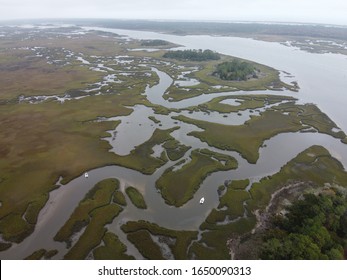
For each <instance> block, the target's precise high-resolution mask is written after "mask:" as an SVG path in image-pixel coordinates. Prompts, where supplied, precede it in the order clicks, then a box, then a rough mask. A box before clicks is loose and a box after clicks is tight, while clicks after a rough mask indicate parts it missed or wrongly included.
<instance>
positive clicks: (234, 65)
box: [213, 59, 257, 81]
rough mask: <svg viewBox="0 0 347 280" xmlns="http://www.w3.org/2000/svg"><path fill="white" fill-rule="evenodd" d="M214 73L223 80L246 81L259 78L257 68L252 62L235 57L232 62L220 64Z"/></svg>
mask: <svg viewBox="0 0 347 280" xmlns="http://www.w3.org/2000/svg"><path fill="white" fill-rule="evenodd" d="M213 75H214V76H218V77H219V78H221V79H222V80H229V81H245V80H248V79H249V78H257V70H256V69H255V68H254V67H253V66H252V64H250V63H247V62H245V61H240V60H238V59H233V60H232V61H231V62H229V61H227V62H223V63H221V64H218V65H217V68H216V71H215V72H213Z"/></svg>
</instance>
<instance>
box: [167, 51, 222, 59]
mask: <svg viewBox="0 0 347 280" xmlns="http://www.w3.org/2000/svg"><path fill="white" fill-rule="evenodd" d="M163 57H164V58H173V59H178V60H192V61H206V60H218V59H220V55H219V54H218V53H216V52H213V51H211V50H204V51H203V50H183V51H168V52H167V53H165V54H164V55H163Z"/></svg>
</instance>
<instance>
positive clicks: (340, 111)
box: [0, 28, 347, 259]
mask: <svg viewBox="0 0 347 280" xmlns="http://www.w3.org/2000/svg"><path fill="white" fill-rule="evenodd" d="M94 29H97V30H107V31H112V32H115V33H118V34H121V35H129V36H130V37H131V38H137V39H164V40H168V41H171V42H174V43H177V44H181V45H184V46H186V47H187V48H198V49H200V48H201V49H206V48H209V49H212V50H215V51H218V52H221V53H224V54H228V55H233V56H238V57H242V58H245V59H249V60H254V61H256V62H259V63H263V64H266V65H269V66H272V67H274V68H276V69H279V70H283V71H286V72H289V73H290V74H291V75H292V76H294V77H292V78H288V79H290V80H295V81H298V83H299V86H300V91H299V93H292V92H290V91H281V92H270V91H258V92H252V93H251V94H253V93H266V94H269V93H274V94H281V95H283V94H286V95H292V96H295V97H297V98H299V99H300V102H311V103H315V104H317V105H318V106H319V108H320V109H321V110H322V111H323V112H325V113H327V115H328V116H329V117H331V118H332V119H333V120H334V121H335V122H336V123H337V125H338V126H339V127H341V128H342V129H343V130H344V131H347V121H346V120H347V116H346V115H347V114H346V110H345V107H346V105H347V94H346V88H347V57H346V56H342V55H333V54H326V55H321V54H310V53H306V52H303V51H300V50H297V49H295V48H290V47H286V46H283V45H280V44H278V43H268V42H261V41H255V40H252V39H244V38H230V37H211V36H185V37H180V36H174V35H165V34H158V33H153V32H137V31H128V30H112V29H102V28H94ZM152 70H153V71H155V72H156V73H157V74H158V76H159V78H160V83H159V84H158V85H156V86H154V87H152V88H147V90H146V92H145V94H146V96H147V98H148V99H149V100H150V101H151V102H152V103H154V104H160V105H163V106H166V107H168V108H179V109H182V108H185V107H188V106H193V105H198V104H201V103H203V102H206V101H209V100H211V99H212V98H214V97H216V96H225V95H228V94H230V93H215V94H208V95H201V96H198V97H194V98H191V99H188V100H183V101H179V102H169V101H167V100H165V99H163V97H162V95H163V94H164V92H165V90H166V89H167V88H168V87H169V86H170V85H171V84H172V82H173V81H172V79H171V78H170V77H169V76H168V75H167V74H165V73H163V72H161V71H159V70H157V69H155V68H153V69H152ZM281 76H283V79H285V77H284V75H283V74H282V75H281ZM216 91H217V89H216ZM243 93H245V92H236V93H233V94H243ZM246 94H250V93H249V92H246ZM181 114H183V115H186V116H188V117H192V118H196V119H202V120H207V119H208V120H209V121H215V122H223V121H224V122H225V123H226V122H228V123H227V124H242V123H243V122H244V121H246V120H247V119H249V116H250V114H251V113H250V112H249V111H245V112H243V114H242V116H237V115H236V114H227V115H228V118H223V114H217V113H216V114H211V115H204V114H203V113H194V114H189V113H188V112H187V111H183V112H182V113H181ZM253 114H256V112H255V113H253ZM176 115H178V114H176V113H172V114H170V115H169V116H163V115H156V114H154V112H153V110H152V109H151V108H147V107H145V106H142V105H138V106H135V107H134V112H133V113H132V114H131V115H129V116H127V117H118V118H117V117H116V118H111V119H119V120H121V121H122V123H121V124H120V125H119V126H118V127H117V129H116V130H115V134H114V135H115V136H114V138H113V137H111V138H109V139H107V140H108V141H109V142H110V143H111V145H112V146H113V151H115V152H116V153H119V154H124V155H125V154H128V153H129V152H130V151H131V150H132V149H133V148H134V146H136V145H139V144H141V143H143V142H144V141H146V140H148V139H149V138H150V137H151V135H152V133H153V131H154V130H155V128H159V127H160V128H161V129H168V128H171V127H174V126H177V125H179V126H180V127H181V128H180V129H179V130H177V131H175V132H173V133H172V136H173V137H175V138H176V139H178V140H179V141H180V142H181V143H183V144H185V145H188V146H192V149H196V148H207V147H209V146H208V145H207V144H206V143H202V142H201V141H199V140H198V139H196V138H194V137H191V136H188V135H187V134H188V133H189V132H191V131H198V130H199V129H198V128H197V127H195V126H194V125H189V124H185V123H181V122H179V123H178V124H177V121H175V120H173V119H172V118H171V117H172V116H176ZM148 116H155V117H156V118H157V119H158V120H159V121H160V124H161V126H159V124H155V123H154V122H152V121H150V120H149V119H148ZM129 133H130V134H129ZM265 144H266V147H264V148H261V150H260V158H259V160H258V162H257V164H249V163H248V162H247V161H245V160H244V159H243V158H241V157H240V155H238V154H237V153H236V152H225V151H220V150H218V149H216V148H210V147H209V148H210V149H211V150H213V151H216V152H223V153H226V154H229V155H231V156H234V157H235V158H236V159H237V161H238V162H239V168H238V169H237V170H232V171H227V172H216V173H213V174H211V175H210V176H209V177H207V178H206V180H205V181H204V182H203V184H202V185H201V187H200V189H199V190H198V191H197V192H196V194H195V196H194V198H193V199H192V200H190V201H189V202H188V203H186V204H185V205H184V206H183V207H180V208H176V207H172V206H168V205H166V204H165V203H164V201H163V199H162V198H161V196H160V194H159V193H157V192H156V189H155V181H156V180H157V179H158V178H159V177H160V176H161V174H162V173H163V172H164V171H165V169H167V168H168V167H169V166H171V165H172V164H173V163H172V162H169V163H167V164H166V165H165V166H163V167H162V168H160V169H159V170H157V171H156V172H155V173H154V174H153V175H151V176H148V175H143V174H141V173H139V172H137V171H133V170H130V169H127V168H123V167H118V166H108V167H103V168H98V169H95V170H90V171H88V172H89V178H88V179H85V178H84V176H81V177H79V178H76V179H74V180H72V181H71V182H70V183H68V184H67V185H64V186H62V187H60V188H59V189H58V190H55V191H53V192H52V193H51V194H50V199H49V202H48V203H47V205H46V206H45V207H44V209H43V210H42V211H41V213H40V215H39V219H38V221H39V222H38V224H37V226H36V229H35V232H34V233H33V234H32V235H31V236H29V237H28V238H27V239H26V240H24V241H23V242H22V243H21V244H18V245H14V246H13V247H12V248H11V249H10V250H8V251H6V252H2V253H0V258H2V259H10V258H15V259H20V258H24V257H26V256H28V255H29V254H31V253H32V252H33V251H35V250H37V249H41V248H46V249H54V248H57V249H58V250H59V251H60V253H59V254H58V255H57V256H56V257H57V258H62V257H63V255H64V254H65V253H66V249H65V247H64V244H62V243H58V242H54V241H53V237H54V235H55V234H56V232H57V231H58V230H59V228H60V227H61V226H62V225H63V224H64V222H65V221H66V220H67V219H68V217H69V216H70V215H71V213H72V211H73V210H74V208H75V207H76V205H77V204H78V202H79V201H80V200H81V199H83V197H84V195H85V193H86V192H87V191H88V190H89V189H91V188H92V187H93V186H94V185H95V184H96V183H97V182H99V181H100V180H103V179H105V178H118V179H119V180H120V181H121V188H123V189H124V188H125V187H126V186H128V185H133V186H136V187H137V188H138V189H140V190H141V192H142V193H143V194H144V196H145V199H146V202H147V205H148V206H149V207H148V209H147V210H139V209H137V208H135V207H134V206H132V204H131V203H130V202H129V201H128V206H127V207H126V209H125V210H124V211H123V212H122V213H121V214H120V216H119V217H117V218H116V219H115V220H114V222H113V223H112V224H111V225H109V226H108V227H109V228H110V229H111V230H112V231H114V232H116V233H117V234H118V235H119V237H120V239H121V240H122V241H123V242H124V243H125V244H127V246H128V252H129V253H131V254H133V255H134V256H136V257H137V258H140V255H139V253H138V252H137V250H136V249H135V248H134V246H132V245H131V244H130V243H129V242H128V241H127V239H126V236H125V234H124V233H122V231H121V230H119V226H120V224H122V223H124V222H126V221H128V220H140V219H143V220H147V221H151V222H154V223H158V224H159V225H161V226H164V227H168V228H172V229H187V230H188V229H190V230H196V229H197V228H198V226H199V225H200V224H201V223H202V222H203V221H204V220H205V218H206V216H207V215H208V213H209V212H210V210H211V209H212V208H214V207H216V206H217V205H218V197H217V192H216V189H217V187H218V186H219V185H221V184H223V182H224V181H225V180H229V179H245V178H250V179H251V181H257V180H259V179H260V178H262V177H264V176H266V175H270V174H273V173H275V172H277V171H279V169H280V168H281V167H282V166H283V165H284V164H285V163H287V162H288V161H289V160H291V159H292V158H293V157H295V156H296V155H297V154H298V153H300V152H301V151H303V150H304V149H306V148H308V147H310V146H311V145H313V144H319V145H322V146H324V147H326V148H327V149H328V150H329V151H330V153H331V154H332V155H333V156H335V157H336V158H337V159H339V160H340V161H341V162H342V163H343V165H344V166H345V168H346V166H347V148H346V147H347V146H346V145H344V144H342V143H341V142H340V141H339V140H337V139H334V138H332V137H330V136H328V135H323V134H318V133H285V134H281V135H278V136H275V137H273V138H272V139H270V140H268V141H266V142H265ZM192 149H191V150H192ZM191 150H190V151H188V152H187V153H186V155H185V158H188V157H189V154H190V152H191ZM202 196H204V197H205V198H206V200H205V203H204V204H203V205H200V204H199V200H200V198H201V197H202Z"/></svg>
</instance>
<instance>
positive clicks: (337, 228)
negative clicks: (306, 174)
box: [260, 191, 347, 260]
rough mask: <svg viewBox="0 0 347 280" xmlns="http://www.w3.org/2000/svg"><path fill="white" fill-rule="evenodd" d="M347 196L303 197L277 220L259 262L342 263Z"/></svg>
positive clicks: (346, 231) (346, 238) (346, 245)
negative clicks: (261, 260)
mask: <svg viewBox="0 0 347 280" xmlns="http://www.w3.org/2000/svg"><path fill="white" fill-rule="evenodd" d="M346 198H347V196H346V192H344V193H342V192H341V191H336V193H333V194H331V193H330V194H329V193H328V194H319V195H314V194H305V195H304V199H302V200H298V201H296V202H294V203H293V204H292V205H291V206H290V207H289V208H288V213H287V214H286V215H285V216H284V217H283V216H276V218H275V219H274V221H273V226H274V228H273V229H272V230H270V231H269V232H268V233H267V234H266V236H265V243H264V244H263V245H262V247H261V252H260V258H262V259H273V260H280V259H306V260H309V259H326V260H327V259H344V258H346V253H347V200H346Z"/></svg>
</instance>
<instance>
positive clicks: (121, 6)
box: [0, 0, 347, 25]
mask: <svg viewBox="0 0 347 280" xmlns="http://www.w3.org/2000/svg"><path fill="white" fill-rule="evenodd" d="M29 18H115V19H178V20H231V21H247V20H248V21H279V22H308V23H329V24H342V25H347V0H170V1H165V0H93V1H91V0H0V19H1V20H8V19H29Z"/></svg>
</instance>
